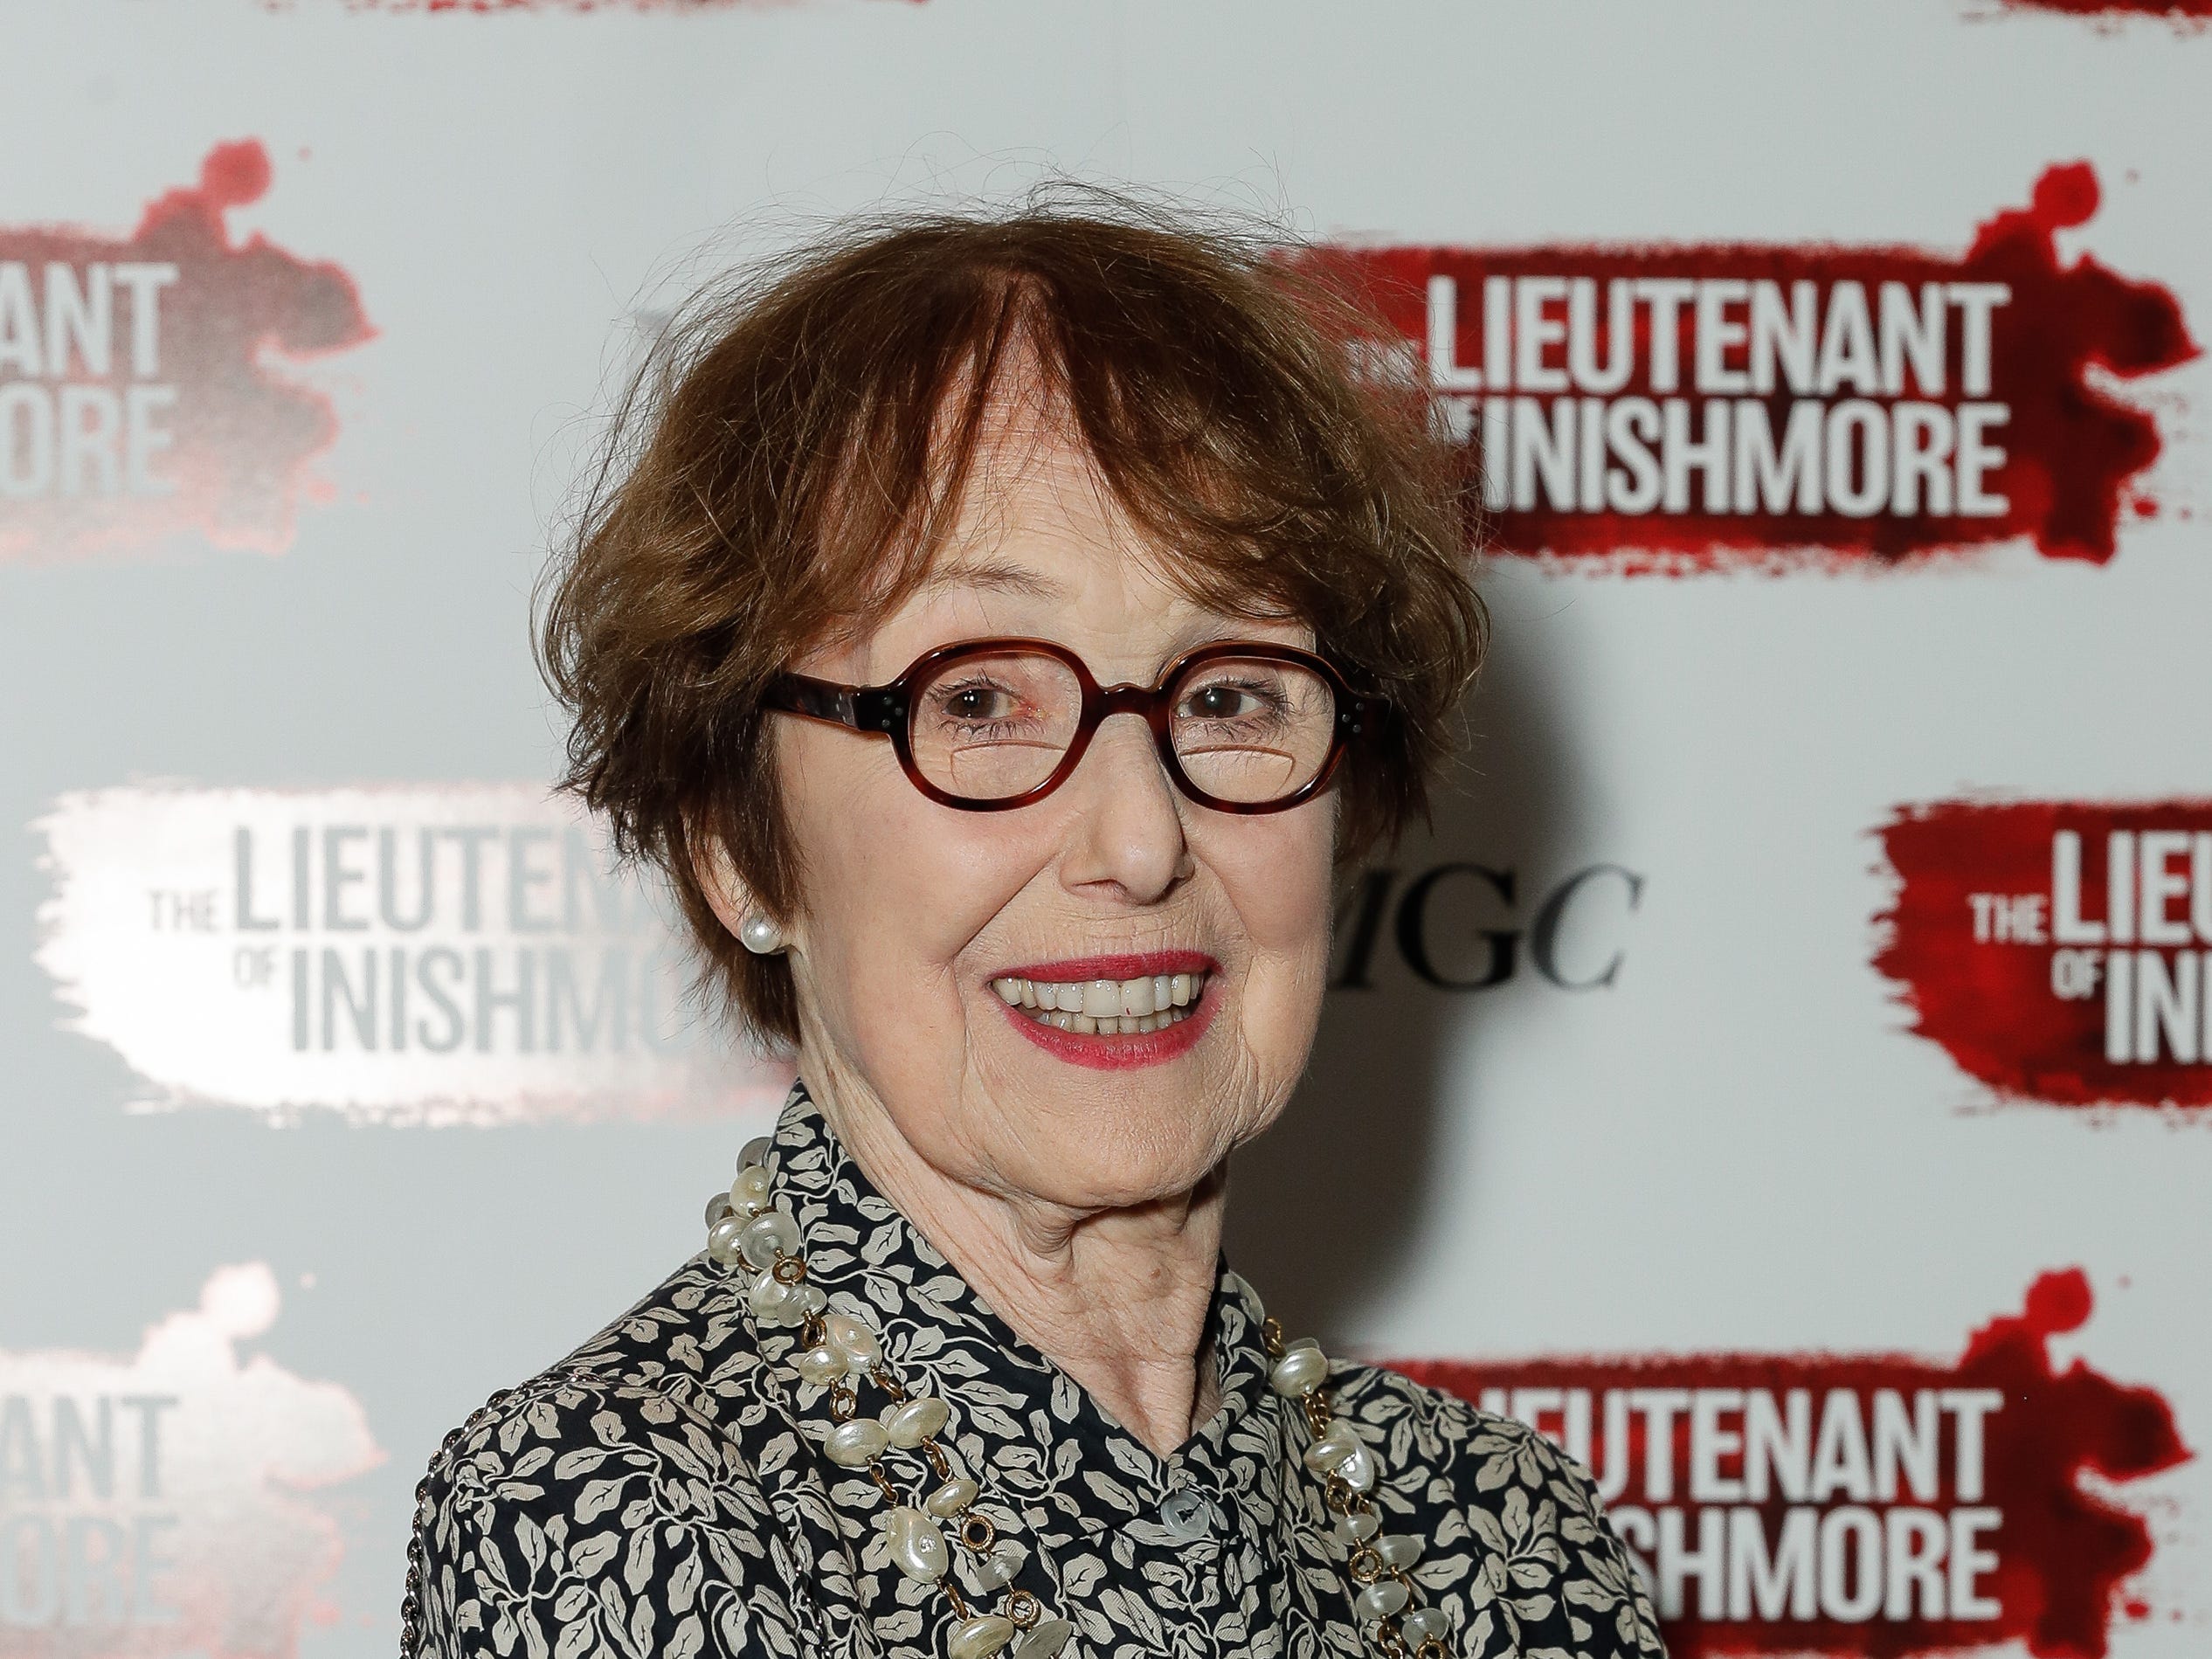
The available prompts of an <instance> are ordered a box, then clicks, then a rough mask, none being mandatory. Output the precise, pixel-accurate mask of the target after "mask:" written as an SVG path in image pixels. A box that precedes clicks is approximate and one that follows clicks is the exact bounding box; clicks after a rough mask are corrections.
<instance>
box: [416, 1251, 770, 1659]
mask: <svg viewBox="0 0 2212 1659" xmlns="http://www.w3.org/2000/svg"><path fill="white" fill-rule="evenodd" d="M721 1282H722V1280H721V1275H719V1274H718V1273H717V1272H716V1270H715V1268H713V1267H712V1266H711V1265H710V1264H708V1263H707V1262H704V1260H703V1258H695V1259H694V1260H693V1261H691V1262H687V1263H685V1264H684V1266H683V1267H681V1268H678V1269H677V1270H676V1271H675V1272H674V1273H673V1274H671V1275H669V1276H668V1277H667V1279H666V1280H664V1281H663V1282H661V1283H660V1285H658V1286H656V1287H655V1288H654V1289H653V1290H652V1291H651V1292H649V1293H648V1294H647V1295H646V1296H644V1297H642V1298H640V1299H639V1301H638V1302H637V1303H633V1304H632V1306H631V1307H630V1308H628V1309H627V1310H625V1311H624V1312H623V1313H621V1314H620V1315H619V1316H618V1317H615V1318H614V1319H612V1321H610V1322H609V1323H608V1324H606V1325H605V1326H604V1327H602V1328H601V1329H600V1330H599V1331H598V1332H597V1333H595V1334H594V1335H593V1336H592V1337H591V1338H589V1339H587V1340H586V1341H585V1342H584V1343H583V1344H580V1345H579V1346H578V1347H577V1348H576V1349H575V1350H573V1351H571V1352H570V1353H569V1354H567V1355H566V1356H564V1357H563V1358H561V1359H559V1360H556V1362H554V1363H553V1364H552V1365H549V1366H547V1367H546V1368H545V1369H544V1370H543V1371H541V1372H538V1373H537V1374H536V1375H535V1376H533V1377H530V1378H529V1379H526V1380H524V1381H522V1382H520V1383H517V1384H515V1386H512V1387H508V1388H502V1389H500V1390H499V1391H497V1392H496V1393H494V1394H493V1395H492V1396H491V1397H490V1398H489V1399H488V1400H486V1401H485V1402H484V1403H483V1404H482V1405H481V1406H479V1407H477V1408H476V1409H475V1410H474V1411H473V1412H471V1413H470V1414H469V1415H468V1417H467V1419H466V1420H465V1421H463V1422H461V1423H460V1425H458V1426H457V1427H454V1428H453V1429H452V1430H451V1431H449V1432H448V1433H447V1434H446V1436H445V1437H444V1439H443V1440H442V1441H440V1442H439V1447H438V1448H437V1450H436V1451H435V1452H434V1453H433V1454H432V1456H431V1459H430V1466H429V1469H428V1470H427V1472H426V1473H425V1476H424V1477H423V1479H422V1482H421V1483H420V1484H419V1485H418V1486H417V1488H416V1489H415V1499H416V1511H415V1517H414V1523H415V1524H414V1531H413V1538H412V1540H411V1547H410V1550H409V1568H410V1573H409V1579H408V1586H407V1587H408V1594H409V1598H410V1602H411V1605H410V1607H408V1609H407V1622H408V1625H409V1627H410V1628H412V1629H417V1630H418V1636H419V1638H420V1640H419V1642H418V1651H420V1652H421V1653H423V1654H425V1655H430V1654H433V1653H439V1654H448V1653H452V1654H458V1653H463V1652H467V1653H474V1652H476V1651H477V1650H478V1649H477V1648H476V1646H475V1644H474V1642H471V1641H470V1640H469V1639H468V1638H469V1637H470V1636H471V1635H482V1634H487V1633H489V1631H490V1630H491V1628H492V1627H493V1626H494V1624H496V1623H497V1622H498V1621H501V1620H502V1619H504V1620H506V1621H510V1622H515V1621H519V1622H520V1623H522V1624H526V1625H527V1624H530V1623H533V1622H535V1621H536V1620H537V1619H538V1618H539V1617H540V1616H542V1615H543V1616H549V1617H550V1615H551V1614H552V1612H553V1609H552V1608H551V1607H543V1608H541V1607H537V1606H536V1603H537V1602H538V1600H541V1599H542V1598H540V1597H539V1596H538V1595H536V1593H534V1588H533V1586H541V1585H546V1584H557V1585H561V1586H573V1585H577V1584H584V1585H587V1586H596V1585H597V1583H598V1580H600V1579H601V1578H610V1579H612V1578H619V1580H621V1581H622V1582H623V1583H624V1584H625V1585H626V1586H627V1588H628V1590H629V1591H630V1592H632V1593H639V1591H641V1590H642V1589H643V1588H644V1587H645V1586H646V1584H648V1583H650V1584H653V1585H656V1586H657V1585H660V1584H662V1583H664V1582H665V1581H667V1580H668V1576H669V1574H671V1573H676V1574H677V1580H678V1581H681V1580H686V1579H688V1581H689V1582H690V1584H691V1585H693V1586H698V1585H700V1584H701V1583H702V1581H703V1582H709V1583H711V1582H722V1583H736V1582H738V1581H740V1580H742V1579H743V1577H744V1576H745V1574H746V1566H745V1563H744V1561H743V1559H742V1557H743V1553H744V1552H743V1547H742V1545H741V1544H740V1543H739V1542H738V1539H739V1538H742V1537H743V1535H744V1534H745V1533H747V1532H748V1531H753V1532H755V1533H756V1535H757V1536H758V1535H764V1534H765V1531H766V1530H767V1529H768V1528H769V1527H770V1525H771V1511H770V1509H769V1507H768V1504H767V1502H766V1499H765V1497H764V1495H763V1494H762V1491H761V1490H760V1487H759V1484H758V1482H757V1477H756V1476H755V1473H754V1471H753V1469H751V1468H750V1467H749V1466H748V1464H747V1462H746V1461H745V1459H744V1458H743V1455H742V1453H741V1452H740V1450H739V1448H738V1436H737V1435H736V1434H734V1433H732V1432H731V1430H733V1429H734V1428H735V1427H736V1426H737V1425H738V1424H739V1423H740V1422H744V1423H750V1422H753V1421H757V1420H758V1419H759V1418H760V1417H762V1416H763V1415H764V1414H767V1413H768V1411H769V1410H770V1409H771V1404H770V1402H769V1401H767V1400H764V1399H763V1398H761V1397H760V1396H759V1395H758V1393H757V1373H758V1369H759V1365H758V1355H757V1352H756V1351H754V1350H753V1349H752V1347H751V1342H750V1334H749V1332H748V1330H747V1327H746V1325H745V1324H744V1322H743V1319H742V1318H741V1317H738V1314H737V1311H736V1305H735V1303H734V1300H733V1299H732V1298H730V1297H729V1296H727V1295H726V1294H721V1293H718V1286H719V1285H720V1284H721ZM664 1520H665V1521H674V1522H678V1523H681V1524H682V1525H683V1530H684V1533H685V1540H684V1545H683V1549H684V1551H685V1552H686V1553H687V1554H695V1555H698V1556H700V1558H701V1559H696V1560H694V1561H691V1562H690V1563H689V1565H688V1566H684V1567H681V1571H680V1570H679V1569H680V1563H679V1562H678V1561H677V1560H676V1559H674V1558H673V1556H671V1558H670V1559H663V1560H660V1561H657V1562H656V1561H655V1559H653V1558H654V1555H655V1552H656V1550H657V1549H661V1548H662V1547H663V1546H661V1545H657V1544H656V1541H655V1540H656V1535H659V1534H661V1533H664V1532H666V1533H667V1534H668V1535H669V1536H670V1537H674V1529H664V1528H661V1527H659V1526H657V1525H656V1524H655V1523H656V1522H659V1521H664ZM714 1522H720V1523H722V1524H720V1525H714V1524H708V1525H703V1526H702V1525H701V1523H714ZM749 1524H750V1525H749ZM652 1599H653V1598H652V1597H651V1596H649V1595H648V1596H647V1598H646V1600H652ZM660 1611H661V1612H663V1613H667V1612H668V1611H669V1609H667V1607H665V1606H664V1607H662V1608H661V1609H660ZM677 1622H681V1620H680V1619H678V1621H677ZM552 1623H553V1624H557V1623H558V1620H557V1619H553V1620H552ZM505 1634H506V1635H508V1640H509V1641H510V1642H511V1640H512V1638H513V1635H514V1634H515V1633H514V1631H512V1630H509V1631H508V1632H507V1633H505ZM494 1645H495V1646H496V1648H497V1650H498V1651H499V1652H501V1653H507V1652H509V1651H510V1650H511V1649H510V1648H509V1647H508V1645H505V1644H502V1643H495V1644H494ZM531 1651H533V1652H535V1651H536V1648H535V1647H534V1646H533V1647H532V1649H531Z"/></svg>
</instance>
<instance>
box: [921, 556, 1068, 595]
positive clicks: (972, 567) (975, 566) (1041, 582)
mask: <svg viewBox="0 0 2212 1659" xmlns="http://www.w3.org/2000/svg"><path fill="white" fill-rule="evenodd" d="M944 588H979V589H982V590H984V591H988V592H992V593H1017V594H1020V595H1021V596H1022V597H1023V598H1032V599H1064V598H1067V597H1068V590H1067V589H1066V588H1064V587H1062V586H1061V584H1059V583H1057V582H1055V581H1054V580H1053V579H1052V578H1051V577H1048V576H1046V575H1045V574H1044V573H1043V572H1041V571H1039V570H1031V569H1030V568H1029V567H1028V566H1027V565H1021V564H1006V563H999V562H998V561H995V560H990V559H960V560H956V561H954V562H953V563H950V564H943V565H939V566H938V567H937V569H936V570H931V571H930V573H929V575H927V576H925V577H923V578H922V583H921V585H920V587H919V588H918V589H917V590H916V591H918V592H922V593H932V592H936V591H938V590H940V589H944Z"/></svg>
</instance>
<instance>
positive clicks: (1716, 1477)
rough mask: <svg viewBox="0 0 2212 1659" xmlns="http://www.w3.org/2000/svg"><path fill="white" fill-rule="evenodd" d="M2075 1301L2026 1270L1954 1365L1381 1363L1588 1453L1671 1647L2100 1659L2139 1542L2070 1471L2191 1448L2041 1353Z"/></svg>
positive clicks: (2124, 1398)
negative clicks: (2021, 1653)
mask: <svg viewBox="0 0 2212 1659" xmlns="http://www.w3.org/2000/svg"><path fill="white" fill-rule="evenodd" d="M2090 1306H2091V1298H2090V1290H2089V1282H2088V1280H2087V1278H2086V1277H2085V1276H2084V1275H2083V1274H2082V1273H2081V1272H2080V1271H2079V1270H2078V1269H2072V1270H2069V1271H2066V1272H2062V1273H2050V1274H2046V1275H2043V1277H2041V1278H2039V1279H2038V1280H2036V1282H2035V1284H2034V1285H2033V1286H2032V1287H2031V1288H2030V1289H2029V1292H2028V1297H2027V1303H2026V1306H2025V1308H2024V1309H2023V1310H2022V1312H2020V1313H2019V1314H2016V1315H2008V1316H2005V1317H2000V1318H1997V1319H1994V1320H1992V1321H1991V1322H1990V1323H1989V1324H1987V1325H1985V1326H1983V1327H1982V1328H1981V1329H1980V1331H1976V1332H1975V1333H1974V1336H1973V1338H1971V1339H1970V1340H1969V1341H1968V1342H1967V1347H1966V1351H1965V1353H1964V1354H1962V1355H1961V1356H1960V1358H1958V1359H1957V1360H1956V1361H1955V1362H1953V1363H1950V1364H1944V1363H1941V1362H1938V1361H1932V1360H1927V1359H1922V1358H1912V1357H1911V1356H1906V1355H1894V1354H1868V1355H1831V1354H1802V1355H1768V1354H1707V1355H1696V1356H1686V1357H1681V1358H1560V1359H1531V1360H1517V1361H1510V1362H1506V1363H1503V1364H1498V1365H1484V1364H1481V1363H1476V1362H1457V1361H1450V1360H1423V1361H1415V1362H1412V1363H1407V1364H1400V1365H1399V1366H1398V1369H1400V1370H1401V1371H1403V1372H1406V1373H1407V1375H1409V1376H1411V1377H1414V1378H1416V1379H1419V1380H1420V1381H1422V1382H1425V1383H1429V1384H1433V1385H1434V1386H1437V1387H1440V1388H1445V1389H1448V1390H1449V1391H1450V1392H1452V1393H1455V1394H1458V1395H1460V1396H1462V1398H1464V1399H1466V1400H1471V1401H1474V1402H1476V1403H1477V1404H1479V1405H1482V1406H1483V1407H1484V1408H1485V1409H1487V1410H1490V1411H1495V1412H1499V1413H1503V1414H1510V1415H1513V1416H1516V1417H1518V1418H1520V1419H1522V1420H1523V1421H1526V1422H1528V1423H1530V1424H1531V1426H1532V1427H1536V1428H1538V1429H1539V1430H1541V1431H1543V1432H1544V1433H1545V1434H1550V1435H1552V1437H1553V1438H1555V1439H1557V1440H1559V1441H1562V1443H1564V1444H1565V1445H1566V1448H1567V1449H1568V1450H1569V1451H1571V1452H1573V1454H1574V1455H1577V1456H1578V1457H1580V1458H1581V1459H1582V1460H1583V1461H1584V1462H1586V1463H1587V1464H1588V1465H1589V1466H1590V1468H1591V1469H1593V1472H1595V1473H1596V1474H1597V1475H1598V1476H1599V1479H1600V1488H1601V1490H1603V1491H1604V1493H1605V1495H1606V1498H1607V1503H1608V1505H1609V1506H1610V1508H1611V1510H1612V1513H1613V1517H1614V1524H1615V1526H1616V1527H1618V1528H1619V1530H1620V1531H1621V1536H1622V1538H1624V1539H1625V1540H1626V1541H1627V1542H1628V1545H1629V1546H1630V1547H1631V1548H1632V1549H1634V1550H1635V1552H1636V1554H1637V1556H1638V1557H1639V1559H1640V1561H1641V1563H1642V1566H1643V1568H1644V1572H1645V1576H1646V1578H1647V1579H1648V1580H1649V1581H1650V1583H1651V1585H1652V1586H1653V1594H1654V1597H1655V1599H1656V1601H1657V1603H1658V1606H1659V1612H1660V1616H1661V1619H1662V1623H1663V1624H1664V1626H1665V1630H1666V1637H1667V1648H1668V1651H1669V1653H1671V1654H1673V1655H1674V1656H1675V1659H1700V1656H1704V1655H1718V1654H1740V1653H1790V1654H1798V1653H1830V1654H1871V1655H1881V1656H1897V1655H1905V1654H1932V1653H1946V1652H1951V1651H1954V1650H1958V1649H1980V1648H1983V1647H1986V1646H1988V1647H1994V1646H1995V1645H1997V1644H1999V1643H2002V1642H2015V1641H2017V1642H2024V1643H2025V1644H2026V1648H2027V1650H2028V1651H2029V1653H2031V1654H2034V1655H2036V1656H2038V1659H2102V1656H2103V1655H2104V1654H2105V1651H2106V1643H2107V1638H2108V1635H2109V1633H2110V1631H2111V1628H2112V1621H2113V1620H2114V1619H2115V1618H2116V1617H2118V1616H2120V1615H2121V1614H2123V1613H2130V1612H2131V1609H2129V1608H2128V1607H2124V1606H2123V1604H2122V1597H2123V1595H2124V1593H2125V1592H2124V1591H2123V1589H2122V1586H2123V1583H2124V1581H2125V1580H2127V1579H2128V1578H2129V1577H2130V1576H2131V1575H2133V1574H2134V1573H2138V1572H2139V1571H2140V1570H2141V1569H2142V1568H2143V1567H2144V1566H2145V1565H2146V1563H2147V1562H2148V1561H2149V1560H2150V1559H2151V1554H2152V1548H2153V1545H2152V1538H2151V1532H2150V1529H2149V1527H2148V1526H2147V1525H2146V1524H2145V1522H2144V1521H2143V1519H2142V1518H2141V1517H2139V1516H2137V1515H2135V1514H2133V1513H2131V1512H2129V1511H2127V1510H2123V1509H2119V1508H2117V1507H2115V1506H2114V1505H2113V1504H2112V1503H2108V1502H2106V1501H2105V1499H2104V1498H2103V1497H2101V1496H2092V1495H2091V1494H2090V1493H2088V1492H2086V1491H2084V1490H2083V1489H2082V1487H2081V1484H2080V1479H2081V1477H2082V1476H2084V1475H2091V1476H2096V1477H2098V1479H2099V1480H2101V1481H2105V1482H2119V1481H2131V1480H2138V1479H2140V1478H2142V1477H2143V1476H2147V1475H2151V1474H2154V1473H2156V1472H2158V1471H2160V1470H2162V1469H2170V1468H2173V1467H2174V1466H2175V1465H2176V1464H2179V1463H2181V1462H2185V1461H2186V1460H2187V1459H2188V1457H2189V1456H2190V1455H2191V1454H2190V1453H2189V1451H2188V1448H2186V1447H2185V1446H2183V1444H2182V1442H2181V1435H2180V1434H2179V1432H2178V1431H2177V1429H2176V1428H2175V1426H2174V1414H2173V1412H2172V1410H2171V1409H2170V1408H2169V1407H2167V1403H2166V1401H2165V1400H2162V1399H2161V1398H2160V1396H2159V1395H2158V1394H2157V1393H2153V1391H2151V1390H2150V1389H2147V1388H2137V1387H2128V1386H2123V1385H2121V1384H2119V1383H2115V1382H2113V1381H2112V1380H2110V1379H2107V1378H2105V1377H2103V1376H2100V1375H2099V1374H2098V1373H2097V1372H2094V1371H2091V1370H2090V1369H2089V1368H2088V1367H2087V1366H2086V1365H2084V1364H2082V1363H2081V1362H2080V1361H2078V1360H2077V1361H2075V1362H2074V1363H2073V1364H2071V1365H2067V1366H2066V1367H2064V1368H2063V1370H2062V1369H2059V1368H2056V1367H2055V1366H2054V1365H2052V1363H2051V1358H2050V1346H2049V1343H2050V1338H2051V1337H2052V1336H2054V1335H2056V1334H2057V1333H2059V1332H2062V1331H2075V1330H2077V1329H2079V1328H2080V1327H2081V1326H2082V1325H2083V1324H2084V1323H2085V1322H2086V1321H2087V1320H2088V1317H2089V1313H2090ZM2147 1611H2148V1610H2147V1608H2140V1607H2138V1608H2135V1609H2133V1611H2132V1616H2137V1617H2140V1616H2146V1615H2147Z"/></svg>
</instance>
